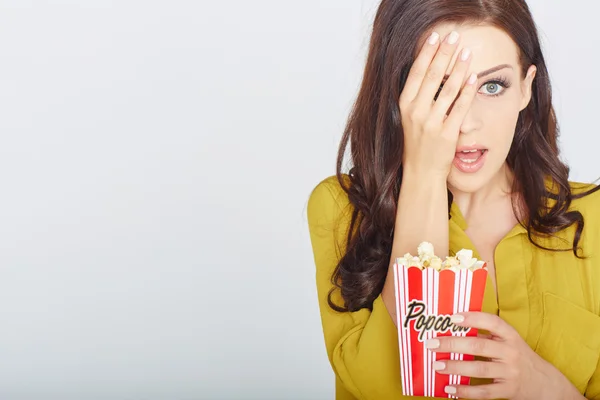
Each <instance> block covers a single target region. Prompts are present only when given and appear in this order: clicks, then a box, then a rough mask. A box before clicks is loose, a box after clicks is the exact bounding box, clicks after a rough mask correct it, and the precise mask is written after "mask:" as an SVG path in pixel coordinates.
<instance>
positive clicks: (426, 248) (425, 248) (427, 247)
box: [417, 242, 435, 259]
mask: <svg viewBox="0 0 600 400" xmlns="http://www.w3.org/2000/svg"><path fill="white" fill-rule="evenodd" d="M417 252H418V253H419V257H420V258H421V259H430V258H433V257H435V254H434V252H433V245H432V244H431V243H429V242H423V243H421V244H420V245H419V247H418V248H417Z"/></svg>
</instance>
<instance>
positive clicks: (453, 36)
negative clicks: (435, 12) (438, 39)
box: [448, 31, 459, 44]
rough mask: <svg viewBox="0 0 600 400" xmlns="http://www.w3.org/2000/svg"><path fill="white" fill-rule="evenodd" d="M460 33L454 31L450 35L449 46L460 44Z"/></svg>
mask: <svg viewBox="0 0 600 400" xmlns="http://www.w3.org/2000/svg"><path fill="white" fill-rule="evenodd" d="M458 36H459V35H458V32H456V31H452V33H451V34H450V36H448V43H449V44H454V43H456V42H458Z"/></svg>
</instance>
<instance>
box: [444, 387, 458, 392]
mask: <svg viewBox="0 0 600 400" xmlns="http://www.w3.org/2000/svg"><path fill="white" fill-rule="evenodd" d="M444 392H446V393H448V394H456V388H455V387H454V386H446V387H445V388H444Z"/></svg>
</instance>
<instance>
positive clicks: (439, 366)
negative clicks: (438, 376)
mask: <svg viewBox="0 0 600 400" xmlns="http://www.w3.org/2000/svg"><path fill="white" fill-rule="evenodd" d="M445 368H446V363H445V362H442V361H434V362H433V369H434V370H435V371H441V370H443V369H445Z"/></svg>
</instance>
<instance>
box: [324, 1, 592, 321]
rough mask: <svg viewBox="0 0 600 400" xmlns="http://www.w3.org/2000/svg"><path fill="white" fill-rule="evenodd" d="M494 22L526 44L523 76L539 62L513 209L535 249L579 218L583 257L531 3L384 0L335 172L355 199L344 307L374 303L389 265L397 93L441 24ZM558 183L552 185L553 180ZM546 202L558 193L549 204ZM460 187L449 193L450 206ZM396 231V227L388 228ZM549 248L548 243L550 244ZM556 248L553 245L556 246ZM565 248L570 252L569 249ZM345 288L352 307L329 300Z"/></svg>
mask: <svg viewBox="0 0 600 400" xmlns="http://www.w3.org/2000/svg"><path fill="white" fill-rule="evenodd" d="M448 22H450V23H459V24H463V23H464V24H477V23H482V24H487V25H490V26H495V27H497V28H499V29H502V30H503V31H505V32H506V33H507V34H508V35H509V36H511V38H512V39H513V40H514V42H515V43H516V44H517V47H518V48H519V49H520V55H519V60H520V64H521V70H522V71H521V76H525V75H526V73H527V69H528V67H529V66H530V65H531V64H535V65H536V67H537V74H536V78H535V79H534V82H533V88H532V98H531V100H530V102H529V105H528V106H527V108H525V109H524V110H523V111H521V113H520V114H519V117H518V121H517V126H516V131H515V137H514V140H513V143H512V147H511V149H510V152H509V154H508V158H507V164H508V166H509V167H510V168H511V170H512V171H513V173H514V176H515V179H514V185H513V193H517V194H519V196H518V197H519V198H520V199H521V201H520V204H515V203H514V202H513V209H514V210H515V215H522V216H524V217H523V218H519V221H521V224H522V225H523V226H524V227H525V228H527V232H528V236H529V240H530V241H531V242H532V243H533V244H534V245H536V246H538V247H542V246H541V245H539V244H538V243H536V242H535V240H534V237H535V236H536V235H541V236H544V235H546V236H548V235H553V234H555V233H557V232H558V231H561V230H562V229H565V228H567V227H569V226H572V225H574V224H575V225H576V234H575V239H574V242H573V244H572V248H569V249H566V250H567V251H571V250H572V251H573V253H574V254H575V256H576V257H580V256H579V254H578V243H579V240H580V238H581V233H582V231H583V226H584V221H583V216H582V214H581V213H580V212H578V211H569V207H570V205H571V202H572V200H573V199H574V198H577V197H583V196H585V195H588V194H591V193H592V192H594V191H597V190H598V189H600V186H598V187H595V188H594V189H592V190H590V191H588V192H586V193H581V194H578V195H575V194H573V193H572V191H571V187H570V185H569V181H568V177H569V168H568V167H567V165H565V164H564V163H563V162H562V161H561V160H560V159H559V149H558V143H557V139H558V134H559V129H558V124H557V121H556V116H555V113H554V109H553V106H552V93H551V85H550V79H549V76H548V70H547V68H546V63H545V61H544V56H543V54H542V50H541V47H540V42H539V38H538V33H537V29H536V26H535V23H534V21H533V18H532V16H531V12H530V10H529V8H528V6H527V4H526V3H525V1H524V0H383V1H382V2H381V4H380V6H379V9H378V11H377V14H376V16H375V20H374V24H373V32H372V36H371V41H370V46H369V52H368V57H367V61H366V66H365V70H364V75H363V80H362V85H361V88H360V91H359V93H358V97H357V99H356V102H355V103H354V106H353V109H352V112H351V114H350V116H349V118H348V122H347V125H346V128H345V131H344V135H343V137H342V140H341V144H340V148H339V152H338V159H337V178H338V181H339V183H340V185H341V186H342V188H343V189H344V191H345V192H346V193H347V194H348V198H349V200H350V202H351V204H352V205H353V214H352V219H351V223H350V229H349V232H348V236H347V242H346V252H345V254H344V256H343V257H342V258H341V260H340V261H339V263H338V265H337V267H336V269H335V271H334V274H333V276H332V282H333V284H334V285H335V287H334V289H332V291H331V292H330V293H329V299H328V300H329V305H330V307H332V308H333V309H334V310H337V311H342V312H344V311H356V310H359V309H362V308H369V309H370V308H371V307H372V304H373V301H374V300H375V298H376V297H377V296H378V295H379V294H380V293H381V291H382V289H383V285H384V282H385V279H386V275H387V271H388V268H389V261H390V256H391V248H392V240H393V230H394V223H395V216H396V207H397V200H398V195H399V193H400V186H401V184H402V182H401V181H402V162H401V161H402V153H403V147H404V140H403V138H404V132H403V129H402V124H401V115H400V110H399V107H398V99H399V97H400V93H401V92H402V90H403V88H404V84H405V82H406V78H407V76H408V72H409V69H410V67H411V65H412V63H413V62H414V57H415V55H416V53H417V50H418V48H417V44H418V42H419V41H420V39H421V37H422V36H423V34H424V33H425V32H426V31H427V30H428V29H430V28H431V27H433V26H435V25H437V24H439V23H448ZM348 144H350V147H351V165H352V167H351V169H350V171H349V173H348V176H349V179H344V176H343V173H342V168H343V161H344V154H345V150H346V147H347V146H348ZM546 177H550V178H551V179H552V180H553V181H554V183H555V185H554V186H555V188H554V189H553V190H552V192H550V191H549V190H548V189H547V186H546V182H545V179H546ZM548 199H552V200H554V201H553V202H552V203H553V204H552V205H551V206H549V204H551V203H549V202H547V200H548ZM451 203H452V194H451V193H450V192H449V206H450V204H451ZM390 233H391V234H390ZM542 248H544V247H542ZM548 250H555V249H548ZM561 250H565V249H561ZM336 289H339V290H341V295H342V298H343V300H344V305H337V304H334V303H333V301H332V300H331V294H332V293H333V290H336Z"/></svg>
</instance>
